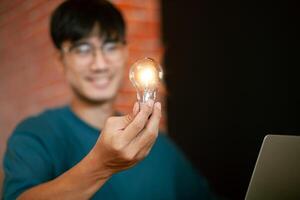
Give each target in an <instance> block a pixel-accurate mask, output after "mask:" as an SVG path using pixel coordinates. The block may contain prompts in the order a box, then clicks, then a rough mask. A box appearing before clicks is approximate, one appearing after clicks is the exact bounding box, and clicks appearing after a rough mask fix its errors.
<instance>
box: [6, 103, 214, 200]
mask: <svg viewBox="0 0 300 200" xmlns="http://www.w3.org/2000/svg"><path fill="white" fill-rule="evenodd" d="M99 133H100V130H98V129H96V128H94V127H91V126H90V125H88V124H87V123H85V122H84V121H82V120H81V119H80V118H79V117H78V116H76V115H75V114H74V113H73V112H72V111H71V109H70V107H69V106H64V107H60V108H56V109H50V110H47V111H45V112H43V113H41V114H39V115H37V116H34V117H30V118H28V119H26V120H24V121H23V122H22V123H20V124H19V125H18V126H17V128H16V129H15V130H14V132H13V134H12V135H11V137H10V138H9V140H8V143H7V150H6V153H5V156H4V162H3V167H4V173H5V180H4V185H3V195H4V199H9V200H11V199H16V198H17V197H18V196H19V195H20V194H21V193H22V192H24V191H25V190H27V189H29V188H31V187H33V186H36V185H38V184H41V183H44V182H47V181H49V180H52V179H54V178H56V177H58V176H59V175H61V174H62V173H64V172H65V171H67V170H68V169H70V168H71V167H73V166H74V165H75V164H77V163H78V162H79V161H81V160H82V159H83V158H84V157H85V156H86V155H87V153H88V152H89V151H90V150H91V148H92V147H93V146H94V145H95V143H96V141H97V139H98V137H99ZM100 134H101V133H100ZM78 181H80V180H78ZM92 199H99V200H100V199H105V200H124V199H125V200H127V199H128V200H148V199H149V200H150V199H151V200H152V199H164V200H169V199H182V200H192V199H211V193H210V191H209V189H208V186H207V183H206V181H205V180H204V179H203V177H201V176H200V175H199V174H198V173H197V172H196V171H195V170H194V169H193V167H192V166H191V164H190V163H189V162H188V161H187V160H186V158H185V157H184V156H183V154H182V153H181V152H180V151H179V150H178V149H177V147H176V146H175V145H174V144H173V143H172V142H171V141H170V139H169V138H168V137H167V136H166V135H164V134H159V136H158V139H157V141H156V143H155V145H154V146H153V148H152V150H151V152H150V154H149V155H148V156H147V157H146V158H145V159H144V160H142V161H141V162H140V163H138V164H137V165H135V166H134V167H132V168H130V169H128V170H125V171H122V172H119V173H117V174H115V175H113V176H112V177H111V178H110V179H109V180H108V181H107V182H106V183H105V184H104V185H103V186H102V187H101V188H100V189H99V190H98V192H96V193H95V194H94V196H93V198H92Z"/></svg>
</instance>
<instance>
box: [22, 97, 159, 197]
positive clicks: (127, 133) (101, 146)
mask: <svg viewBox="0 0 300 200" xmlns="http://www.w3.org/2000/svg"><path fill="white" fill-rule="evenodd" d="M160 117H161V108H160V103H156V104H155V106H154V107H153V102H152V101H150V102H148V103H147V104H144V105H142V106H141V109H139V107H138V104H136V105H135V107H134V112H133V115H127V116H123V117H111V118H109V119H108V120H107V122H106V124H105V126H104V129H103V131H102V133H101V135H100V137H99V139H98V141H97V143H96V144H95V146H94V147H93V149H92V150H91V151H90V152H89V154H88V155H87V156H86V157H85V158H84V159H83V160H82V161H80V162H79V163H78V164H77V165H75V166H74V167H73V168H71V169H70V170H68V171H66V172H65V173H64V174H62V175H61V176H59V177H57V178H56V179H54V180H51V181H49V182H46V183H43V184H40V185H37V186H35V187H33V188H31V189H28V190H27V191H25V192H23V193H22V194H21V195H20V196H19V198H18V199H20V200H24V199H30V200H34V199H89V198H91V197H92V196H93V194H94V193H95V192H96V191H98V190H99V189H100V188H101V187H102V185H103V184H104V183H105V182H106V181H107V180H108V179H109V178H110V177H111V176H112V175H113V174H115V173H117V172H119V171H122V170H125V169H127V168H130V167H132V166H134V165H135V164H137V163H138V162H139V161H140V160H142V159H143V158H144V157H145V156H147V155H148V153H149V151H150V150H151V147H152V145H153V144H154V142H155V140H156V138H157V135H158V128H159V121H160Z"/></svg>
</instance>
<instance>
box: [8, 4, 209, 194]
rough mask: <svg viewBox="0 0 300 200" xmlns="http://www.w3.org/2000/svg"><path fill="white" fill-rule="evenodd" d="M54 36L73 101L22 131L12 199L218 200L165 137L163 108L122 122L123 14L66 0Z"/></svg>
mask: <svg viewBox="0 0 300 200" xmlns="http://www.w3.org/2000/svg"><path fill="white" fill-rule="evenodd" d="M51 36H52V39H53V42H54V45H55V47H56V48H57V51H58V52H59V54H60V59H61V62H62V65H63V68H64V74H65V78H66V80H67V82H68V83H69V85H70V87H71V88H72V91H73V98H72V101H71V102H70V105H66V106H63V107H59V108H55V109H49V110H46V111H44V112H42V113H40V114H38V115H36V116H32V117H29V118H27V119H26V120H24V121H23V122H21V123H20V124H19V125H18V126H17V127H16V129H15V130H14V132H13V133H12V135H11V137H10V139H9V141H8V144H7V150H6V153H5V158H4V172H5V181H4V187H3V193H4V199H16V198H18V199H31V200H32V199H105V200H110V199H114V200H118V199H130V200H135V199H137V200H140V199H143V200H147V199H149V200H150V199H212V196H211V193H210V192H209V189H208V186H207V184H206V182H205V180H204V179H203V178H202V177H201V176H199V175H198V174H197V173H196V172H195V171H194V169H193V168H192V166H191V164H190V163H189V162H188V161H187V160H186V159H185V157H184V156H183V154H182V153H181V152H180V151H179V150H178V149H177V148H176V146H175V145H174V144H173V143H172V142H171V141H170V140H169V138H168V137H167V136H166V135H163V134H159V133H158V132H159V131H158V127H159V121H160V116H161V105H160V103H159V102H156V103H154V102H153V101H148V102H147V103H145V104H142V105H140V106H139V104H138V103H136V104H135V105H134V106H133V111H132V113H131V114H128V115H125V116H114V115H116V111H115V110H114V109H113V106H112V105H113V102H114V99H115V97H116V94H117V91H118V88H119V86H120V83H121V79H122V75H123V69H124V66H125V63H126V60H127V46H126V27H125V23H124V20H123V17H122V15H121V13H120V12H119V11H118V10H117V9H116V8H115V7H114V6H113V5H112V4H111V3H109V2H107V1H104V0H89V1H86V0H69V1H65V2H64V3H62V4H61V5H60V6H59V7H58V8H57V9H56V10H55V11H54V13H53V15H52V18H51ZM113 116H114V117H113Z"/></svg>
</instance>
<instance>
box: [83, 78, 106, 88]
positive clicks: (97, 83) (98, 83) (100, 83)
mask: <svg viewBox="0 0 300 200" xmlns="http://www.w3.org/2000/svg"><path fill="white" fill-rule="evenodd" d="M86 80H87V81H88V82H90V83H91V84H92V85H93V86H94V87H96V88H99V89H103V88H106V87H107V86H108V85H109V83H110V81H111V78H110V77H88V78H86Z"/></svg>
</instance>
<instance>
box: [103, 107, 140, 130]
mask: <svg viewBox="0 0 300 200" xmlns="http://www.w3.org/2000/svg"><path fill="white" fill-rule="evenodd" d="M138 111H139V103H138V102H135V103H134V106H133V109H132V113H131V114H128V115H125V116H121V117H120V116H119V117H110V118H109V119H108V120H107V121H108V123H110V124H112V126H114V127H115V128H116V129H117V130H124V129H125V128H126V127H127V126H128V124H130V123H131V122H132V120H133V119H134V117H135V116H136V115H137V113H138Z"/></svg>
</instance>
